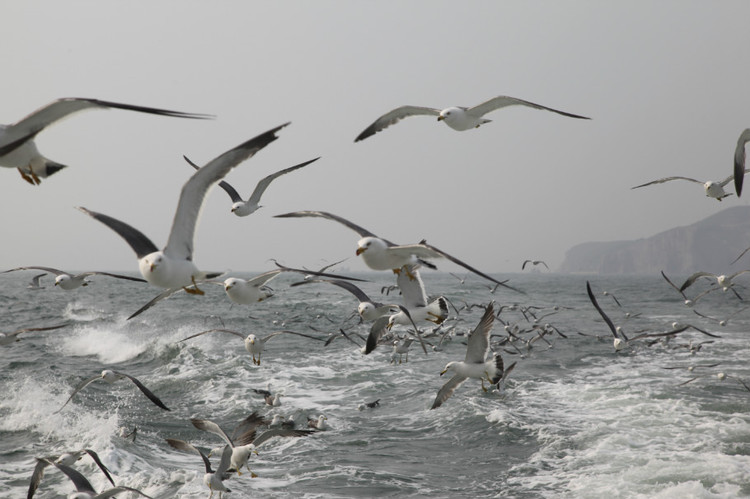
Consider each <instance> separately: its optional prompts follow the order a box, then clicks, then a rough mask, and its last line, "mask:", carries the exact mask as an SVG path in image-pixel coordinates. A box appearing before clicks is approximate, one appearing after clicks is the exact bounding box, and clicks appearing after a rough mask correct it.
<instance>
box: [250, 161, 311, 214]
mask: <svg viewBox="0 0 750 499" xmlns="http://www.w3.org/2000/svg"><path fill="white" fill-rule="evenodd" d="M319 159H320V156H318V157H317V158H315V159H311V160H309V161H305V162H304V163H300V164H298V165H294V166H290V167H289V168H284V169H283V170H279V171H277V172H276V173H272V174H270V175H268V176H267V177H264V178H262V179H261V180H260V181H259V182H258V184H257V185H256V186H255V189H254V190H253V193H252V194H251V195H250V198H249V199H248V200H247V201H248V203H255V204H258V203H260V198H261V196H263V193H264V192H266V189H268V186H269V185H271V182H273V181H274V180H276V179H277V178H278V177H280V176H281V175H286V174H287V173H289V172H293V171H294V170H299V169H300V168H303V167H305V166H307V165H309V164H310V163H314V162H315V161H318V160H319Z"/></svg>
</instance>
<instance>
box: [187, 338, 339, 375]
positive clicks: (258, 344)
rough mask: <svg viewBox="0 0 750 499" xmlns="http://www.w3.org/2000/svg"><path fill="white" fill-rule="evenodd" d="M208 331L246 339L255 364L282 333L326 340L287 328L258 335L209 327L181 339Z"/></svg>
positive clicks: (246, 346) (246, 345)
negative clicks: (271, 340)
mask: <svg viewBox="0 0 750 499" xmlns="http://www.w3.org/2000/svg"><path fill="white" fill-rule="evenodd" d="M206 333H229V334H233V335H234V336H237V337H238V338H240V339H242V340H243V341H244V343H245V350H247V353H249V354H250V355H252V356H253V364H255V365H256V366H259V365H260V354H262V353H263V350H265V347H266V342H267V341H268V340H270V339H271V338H275V337H276V336H278V335H280V334H285V333H286V334H295V335H297V336H303V337H305V338H310V339H311V340H318V341H325V340H324V339H322V338H316V337H315V336H310V335H309V334H304V333H298V332H296V331H287V330H283V331H275V332H273V333H271V334H268V335H266V336H263V337H258V336H256V335H254V334H252V333H251V334H248V335H247V336H246V335H244V334H242V333H240V332H239V331H232V330H231V329H209V330H207V331H201V332H200V333H196V334H193V335H191V336H188V337H187V338H185V339H182V340H180V341H181V342H182V341H187V340H189V339H191V338H195V337H196V336H201V335H204V334H206ZM256 356H257V358H256Z"/></svg>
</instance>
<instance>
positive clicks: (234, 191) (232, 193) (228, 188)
mask: <svg viewBox="0 0 750 499" xmlns="http://www.w3.org/2000/svg"><path fill="white" fill-rule="evenodd" d="M182 157H183V158H185V161H187V163H188V164H189V165H190V166H192V167H193V168H195V169H196V170H200V168H201V167H200V166H198V165H196V164H195V163H193V162H192V161H191V160H190V158H188V157H187V156H185V155H184V154H183V155H182ZM219 187H221V188H222V189H224V192H226V193H227V194H229V197H230V198H231V199H232V202H233V203H238V202H240V201H243V199H242V196H240V193H239V192H237V189H235V188H234V187H232V186H231V185H230V184H229V183H227V182H226V181H225V180H222V181H221V182H219Z"/></svg>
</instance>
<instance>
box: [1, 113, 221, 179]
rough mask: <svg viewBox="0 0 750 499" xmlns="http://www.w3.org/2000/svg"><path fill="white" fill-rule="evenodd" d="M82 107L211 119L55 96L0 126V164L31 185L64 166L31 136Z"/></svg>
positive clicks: (195, 115)
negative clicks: (17, 173) (14, 120)
mask: <svg viewBox="0 0 750 499" xmlns="http://www.w3.org/2000/svg"><path fill="white" fill-rule="evenodd" d="M84 109H125V110H128V111H137V112H139V113H148V114H156V115H160V116H172V117H175V118H193V119H207V118H212V116H210V115H206V114H193V113H183V112H181V111H169V110H166V109H157V108H153V107H143V106H134V105H132V104H121V103H119V102H109V101H104V100H97V99H84V98H64V99H57V100H56V101H53V102H51V103H49V104H47V105H46V106H44V107H42V108H40V109H37V110H36V111H34V112H33V113H31V114H30V115H28V116H26V117H25V118H23V119H22V120H21V121H17V122H15V123H13V124H12V125H0V166H4V167H6V168H16V169H17V170H18V172H19V173H20V174H21V178H23V179H24V180H25V181H27V182H28V183H30V184H32V185H39V184H40V183H41V182H42V180H41V179H43V178H46V177H49V176H50V175H52V174H54V173H57V172H59V171H60V170H62V169H63V168H65V167H66V165H63V164H60V163H57V162H55V161H52V160H51V159H49V158H46V157H44V156H43V155H42V154H41V153H40V152H39V150H38V149H37V147H36V144H35V143H34V139H35V138H36V136H37V135H38V134H39V132H41V131H42V130H44V129H45V128H47V127H48V126H49V125H51V124H53V123H55V122H57V121H60V120H61V119H63V118H66V117H67V116H70V115H71V114H73V113H77V112H79V111H83V110H84Z"/></svg>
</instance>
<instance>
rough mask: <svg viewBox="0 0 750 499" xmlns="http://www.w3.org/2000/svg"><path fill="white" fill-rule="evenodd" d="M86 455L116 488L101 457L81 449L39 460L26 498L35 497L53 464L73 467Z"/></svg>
mask: <svg viewBox="0 0 750 499" xmlns="http://www.w3.org/2000/svg"><path fill="white" fill-rule="evenodd" d="M86 454H88V455H89V456H90V457H91V459H93V460H94V462H95V463H96V465H97V466H98V467H99V469H100V470H102V473H104V476H106V477H107V480H109V483H111V484H112V486H113V487H114V486H115V482H114V480H112V477H111V476H110V474H109V470H108V469H107V467H106V466H104V464H103V463H102V461H101V459H99V455H98V454H97V453H96V452H94V451H93V450H91V449H81V450H77V451H74V452H65V453H63V454H60V455H59V456H51V457H46V458H40V459H37V460H36V466H35V467H34V472H33V473H32V474H31V480H30V481H29V491H28V493H27V494H26V498H27V499H31V498H32V497H34V493H35V492H36V490H37V489H38V488H39V484H40V483H41V482H42V478H43V477H44V468H46V467H47V466H49V465H51V464H53V463H57V464H62V465H64V466H72V465H73V464H74V463H75V462H76V461H79V460H81V459H82V458H83V456H84V455H86Z"/></svg>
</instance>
